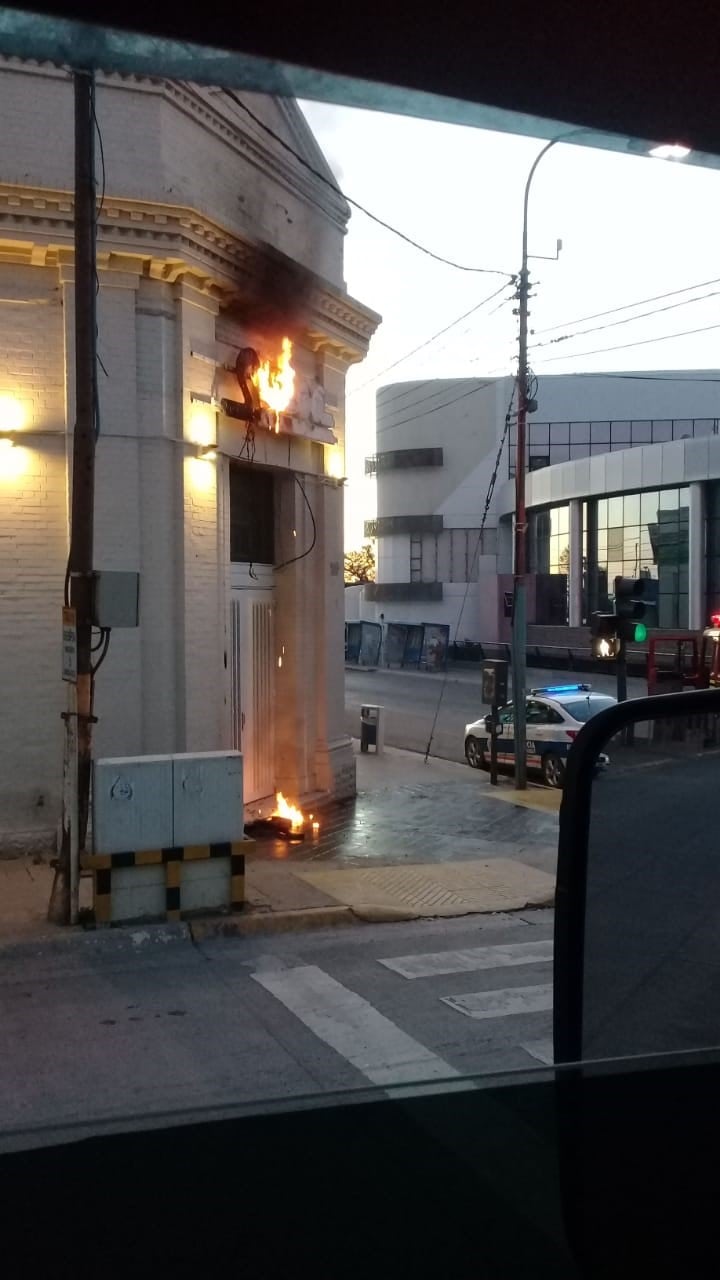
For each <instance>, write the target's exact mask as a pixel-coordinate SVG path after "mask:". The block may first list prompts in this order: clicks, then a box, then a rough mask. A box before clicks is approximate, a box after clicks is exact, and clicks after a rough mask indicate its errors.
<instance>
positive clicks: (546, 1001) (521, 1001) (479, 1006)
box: [441, 982, 553, 1018]
mask: <svg viewBox="0 0 720 1280" xmlns="http://www.w3.org/2000/svg"><path fill="white" fill-rule="evenodd" d="M552 997H553V989H552V983H551V982H548V983H543V984H540V985H538V986H535V987H506V988H505V989H504V990H501V991H471V992H469V993H468V994H466V995H463V996H441V999H442V1002H443V1004H448V1005H450V1007H451V1008H452V1009H457V1011H458V1013H464V1014H466V1015H467V1017H468V1018H507V1017H509V1016H510V1015H511V1014H518V1013H541V1012H544V1011H545V1010H547V1009H552Z"/></svg>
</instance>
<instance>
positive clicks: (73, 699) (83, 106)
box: [48, 71, 97, 924]
mask: <svg viewBox="0 0 720 1280" xmlns="http://www.w3.org/2000/svg"><path fill="white" fill-rule="evenodd" d="M73 87H74V95H75V291H74V292H75V429H74V435H73V459H72V498H71V508H70V512H71V514H70V555H69V560H68V574H67V580H66V589H65V595H66V599H65V605H66V606H67V605H69V606H70V608H71V609H72V610H73V611H74V615H75V617H74V623H75V627H76V635H77V641H76V643H77V675H76V681H75V683H74V684H71V687H70V694H69V698H68V709H67V711H66V713H65V721H66V750H65V766H64V773H65V776H64V779H63V782H64V786H63V822H62V841H61V847H60V854H59V858H58V867H57V872H56V875H55V884H54V886H53V892H52V897H51V900H50V906H49V910H48V918H49V919H50V920H52V921H54V922H55V923H58V924H71V923H75V922H76V920H77V913H78V884H79V853H80V851H81V850H82V849H83V848H84V846H85V839H86V835H87V826H88V816H89V803H90V773H91V762H92V724H93V669H92V652H91V649H92V623H93V525H94V506H95V440H96V425H97V412H96V410H97V404H96V401H97V365H96V361H97V324H96V299H97V271H96V222H97V213H96V210H97V203H96V199H97V197H96V190H95V77H94V73H93V72H92V71H75V72H73ZM73 721H74V723H72V722H73ZM73 757H74V758H73Z"/></svg>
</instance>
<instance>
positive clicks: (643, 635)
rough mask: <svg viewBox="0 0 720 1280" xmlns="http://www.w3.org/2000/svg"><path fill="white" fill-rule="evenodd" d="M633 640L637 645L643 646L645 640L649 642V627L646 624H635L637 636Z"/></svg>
mask: <svg viewBox="0 0 720 1280" xmlns="http://www.w3.org/2000/svg"><path fill="white" fill-rule="evenodd" d="M633 639H634V641H635V643H636V644H642V642H643V640H647V627H646V626H645V623H644V622H636V623H635V635H634V636H633Z"/></svg>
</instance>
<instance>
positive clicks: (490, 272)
mask: <svg viewBox="0 0 720 1280" xmlns="http://www.w3.org/2000/svg"><path fill="white" fill-rule="evenodd" d="M222 92H223V93H224V94H225V96H226V97H227V98H230V99H231V101H232V102H234V103H235V105H236V106H237V107H240V109H241V111H244V112H245V113H246V114H247V115H248V116H249V117H250V119H251V120H252V121H253V123H254V124H256V125H257V127H258V129H262V130H263V132H264V133H266V134H267V135H268V137H270V138H272V139H273V141H274V142H276V143H277V144H278V146H280V147H282V148H283V150H285V151H288V152H289V153H290V155H291V156H294V158H295V159H296V160H297V162H298V164H301V165H302V166H303V168H304V169H307V171H308V173H311V174H312V175H313V177H314V178H317V179H318V181H319V182H322V183H324V185H325V186H326V187H329V188H330V190H331V191H333V192H334V193H335V195H339V196H342V198H343V200H346V201H347V203H348V204H350V205H352V206H353V208H354V209H358V210H359V211H360V213H364V214H365V217H366V218H370V219H371V221H372V222H376V223H377V224H378V226H379V227H384V229H385V230H386V231H390V232H392V234H393V235H394V236H398V237H399V239H400V240H404V241H405V243H406V244H409V245H412V247H413V249H418V250H419V252H420V253H424V254H425V255H426V257H428V258H433V259H434V260H435V262H442V263H443V265H444V266H446V267H454V268H455V270H456V271H469V272H473V273H474V274H478V275H485V276H504V277H505V279H506V280H512V279H513V278H514V277H513V274H512V272H510V271H498V270H497V268H494V267H469V266H467V265H466V264H465V263H462V262H454V261H453V259H452V258H444V257H443V256H442V254H440V253H434V252H433V250H432V249H427V248H426V247H425V245H423V244H419V243H418V241H417V240H413V239H412V237H411V236H407V235H405V232H404V231H400V230H398V228H397V227H394V226H393V225H392V224H391V223H390V222H385V220H384V219H383V218H379V217H378V216H377V214H375V213H371V212H370V210H369V209H366V208H365V206H364V205H362V204H360V202H359V201H358V200H353V198H352V196H349V195H347V194H346V193H345V192H344V191H342V190H341V188H340V187H339V186H338V184H337V183H336V182H334V181H331V179H330V178H328V177H326V175H325V174H324V173H322V172H321V171H320V169H316V168H315V166H314V165H312V164H310V162H309V160H306V159H305V157H304V156H301V155H300V154H299V152H297V151H296V150H295V148H294V147H291V146H290V144H289V143H288V142H286V141H285V139H284V138H281V137H280V134H279V133H276V132H275V130H274V129H271V128H270V126H269V125H267V124H265V122H264V121H263V120H261V119H260V117H259V116H256V115H255V112H254V111H251V110H250V108H249V107H248V106H246V105H245V103H244V102H243V101H242V100H241V99H240V98H238V96H237V94H235V93H233V91H232V89H223V90H222Z"/></svg>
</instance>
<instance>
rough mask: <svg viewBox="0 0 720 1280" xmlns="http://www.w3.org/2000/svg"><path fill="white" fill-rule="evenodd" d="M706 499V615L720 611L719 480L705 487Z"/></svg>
mask: <svg viewBox="0 0 720 1280" xmlns="http://www.w3.org/2000/svg"><path fill="white" fill-rule="evenodd" d="M705 493H706V500H707V534H706V537H707V545H706V565H707V616H708V617H709V616H710V614H711V613H715V612H718V611H720V480H712V481H711V482H710V483H709V484H708V485H706V488H705Z"/></svg>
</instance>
